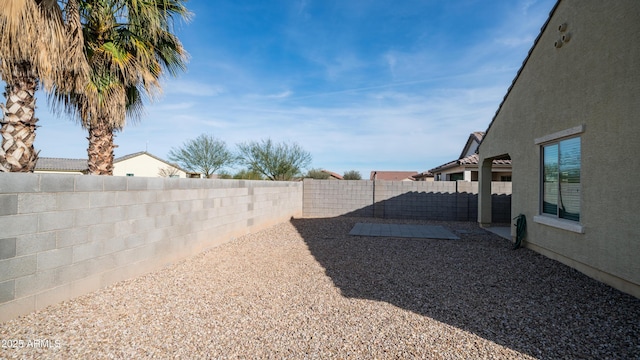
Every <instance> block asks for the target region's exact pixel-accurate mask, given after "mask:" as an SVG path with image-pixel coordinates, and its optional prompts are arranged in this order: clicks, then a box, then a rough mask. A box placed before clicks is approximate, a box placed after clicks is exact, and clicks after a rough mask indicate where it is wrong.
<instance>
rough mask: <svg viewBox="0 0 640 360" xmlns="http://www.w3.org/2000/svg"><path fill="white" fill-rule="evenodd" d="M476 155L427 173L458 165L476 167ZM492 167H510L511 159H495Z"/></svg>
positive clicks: (451, 162)
mask: <svg viewBox="0 0 640 360" xmlns="http://www.w3.org/2000/svg"><path fill="white" fill-rule="evenodd" d="M478 161H479V158H478V154H473V155H469V156H467V157H464V158H462V159H458V160H454V161H450V162H448V163H446V164H442V165H440V166H438V167H435V168H433V169H431V170H429V172H431V173H434V174H435V173H439V172H442V171H444V170H447V169H450V168H453V167H456V166H460V165H472V166H478ZM493 165H497V166H511V159H496V160H493Z"/></svg>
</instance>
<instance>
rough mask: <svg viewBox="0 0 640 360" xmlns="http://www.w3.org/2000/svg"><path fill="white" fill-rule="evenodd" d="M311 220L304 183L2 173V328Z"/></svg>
mask: <svg viewBox="0 0 640 360" xmlns="http://www.w3.org/2000/svg"><path fill="white" fill-rule="evenodd" d="M301 215H302V183H293V182H267V181H243V180H211V179H170V178H142V177H102V176H82V175H58V174H17V173H0V321H5V320H8V319H11V318H15V317H17V316H19V315H21V314H26V313H29V312H32V311H34V310H38V309H42V308H44V307H46V306H48V305H51V304H55V303H58V302H60V301H64V300H66V299H70V298H73V297H76V296H79V295H82V294H84V293H88V292H90V291H94V290H96V289H99V288H101V287H104V286H107V285H109V284H112V283H114V282H117V281H120V280H124V279H128V278H131V277H135V276H137V275H140V274H143V273H145V272H149V271H152V270H155V269H158V268H160V267H162V266H164V265H166V264H168V263H171V262H174V261H176V260H180V259H183V258H185V257H187V256H190V255H193V254H196V253H198V252H200V251H201V250H203V249H205V248H208V247H212V246H216V245H219V244H222V243H224V242H227V241H229V240H231V239H232V238H234V237H236V236H240V235H244V234H247V233H250V232H255V231H258V230H260V229H262V228H264V227H267V226H269V225H272V224H275V223H278V222H282V221H285V220H288V219H290V218H291V217H294V216H295V217H297V216H301Z"/></svg>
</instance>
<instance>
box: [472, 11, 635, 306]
mask: <svg viewBox="0 0 640 360" xmlns="http://www.w3.org/2000/svg"><path fill="white" fill-rule="evenodd" d="M561 24H565V25H566V30H565V31H564V32H563V31H560V26H561ZM563 35H565V38H566V37H567V36H568V37H569V39H568V41H565V42H563V43H562V44H560V45H561V47H557V45H556V41H558V40H559V39H560V38H561V37H562V36H563ZM638 64H640V1H637V0H616V1H601V0H560V1H558V3H557V4H556V6H555V7H554V9H553V10H552V13H551V15H550V18H549V20H548V22H547V23H546V24H545V26H544V27H543V29H542V32H541V34H540V35H539V37H538V39H537V40H536V43H535V45H534V47H533V48H532V50H531V51H530V53H529V56H528V58H527V59H526V60H525V63H524V65H523V67H522V68H521V70H520V72H519V74H518V76H517V77H516V79H515V80H514V83H513V85H512V87H511V88H510V89H509V91H508V93H507V95H506V96H505V99H504V101H503V103H502V104H501V106H500V108H499V110H498V112H497V113H496V116H495V118H494V119H493V121H492V123H491V125H490V126H489V128H488V129H487V133H486V135H485V138H484V140H483V142H482V144H481V145H480V151H479V156H480V164H482V172H481V174H480V185H479V186H480V188H481V190H480V196H479V198H480V200H479V201H480V204H479V216H478V220H479V222H480V223H482V224H485V225H486V224H487V223H489V222H490V221H491V219H490V211H488V212H487V209H490V207H488V206H489V205H488V202H487V201H485V199H487V195H486V194H487V192H486V189H487V186H488V185H487V180H488V176H489V175H487V173H488V171H489V170H490V161H491V159H492V158H493V157H500V156H503V155H505V154H508V155H509V156H510V157H511V159H512V181H513V184H512V185H513V195H512V210H511V211H512V215H513V216H515V215H518V214H520V213H522V214H525V215H526V217H527V234H526V238H525V243H526V244H527V247H529V248H531V249H533V250H535V251H538V252H540V253H542V254H544V255H546V256H548V257H551V258H554V259H557V260H559V261H561V262H563V263H565V264H568V265H570V266H572V267H574V268H576V269H578V270H580V271H582V272H584V273H586V274H587V275H589V276H592V277H594V278H596V279H598V280H600V281H603V282H605V283H608V284H610V285H612V286H614V287H616V288H618V289H620V290H622V291H625V292H628V293H631V294H633V295H635V296H637V297H640V261H638V259H640V227H639V226H638V219H640V201H639V200H640V186H638V184H637V182H636V181H635V180H634V179H635V176H634V174H637V173H638V172H640V162H639V161H635V160H634V159H635V158H636V156H638V155H639V154H640V142H639V141H638V134H640V99H639V97H638V94H640V66H638ZM563 132H564V133H563ZM568 133H574V135H579V136H580V138H581V177H580V182H581V189H580V192H581V206H580V211H581V214H580V221H579V222H577V223H576V222H571V221H568V220H555V221H545V220H546V218H545V217H544V216H541V215H540V212H541V211H540V206H541V205H540V203H541V200H540V197H541V195H540V194H541V186H540V181H541V172H542V170H541V158H540V157H541V141H542V142H544V141H545V140H547V139H550V138H553V137H560V138H561V137H562V135H563V134H565V135H566V134H568ZM536 140H537V141H536ZM489 174H490V173H489ZM571 223H573V224H571ZM514 234H515V230H514V229H512V235H514Z"/></svg>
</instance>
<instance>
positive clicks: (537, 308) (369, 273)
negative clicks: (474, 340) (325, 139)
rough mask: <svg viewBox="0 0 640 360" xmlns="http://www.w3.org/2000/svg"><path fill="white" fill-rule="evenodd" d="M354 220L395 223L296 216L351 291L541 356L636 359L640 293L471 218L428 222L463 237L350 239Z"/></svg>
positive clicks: (336, 278)
mask: <svg viewBox="0 0 640 360" xmlns="http://www.w3.org/2000/svg"><path fill="white" fill-rule="evenodd" d="M356 222H394V221H390V220H386V221H385V220H380V219H371V218H344V217H343V218H328V219H293V220H291V223H292V224H293V225H294V226H295V227H296V229H297V230H298V232H299V233H300V234H301V235H302V236H303V238H304V240H305V242H306V244H307V246H308V247H309V250H310V251H311V253H312V254H313V256H314V257H315V259H316V260H317V261H318V262H319V263H320V264H321V265H322V266H323V267H324V268H325V271H326V275H327V276H329V277H330V278H331V280H332V281H333V283H334V284H335V285H336V286H337V287H338V288H339V289H340V290H341V292H342V294H343V295H344V296H346V297H350V298H361V299H370V300H377V301H384V302H387V303H390V304H393V305H395V306H398V307H400V308H403V309H406V310H409V311H412V312H415V313H418V314H420V315H424V316H428V317H430V318H433V319H435V320H438V321H440V322H443V323H445V324H448V325H451V326H454V327H457V328H460V329H463V330H466V331H469V332H472V333H474V334H476V335H478V336H481V337H483V338H485V339H487V340H490V341H493V342H495V343H498V344H500V345H503V346H506V347H509V348H511V349H513V350H516V351H519V352H521V353H524V354H529V355H531V356H534V357H537V358H543V359H559V358H565V359H566V358H581V359H586V358H591V359H593V358H595V359H604V358H607V359H612V358H620V359H637V358H640V341H639V340H638V339H640V300H639V299H636V298H634V297H632V296H629V295H626V294H624V293H621V292H619V291H617V290H615V289H613V288H611V287H609V286H607V285H604V284H601V283H599V282H597V281H595V280H593V279H590V278H588V277H587V276H585V275H583V274H581V273H579V272H578V271H576V270H573V269H571V268H569V267H567V266H564V265H562V264H561V263H559V262H556V261H554V260H551V259H548V258H546V257H543V256H541V255H539V254H537V253H535V252H533V251H530V250H528V249H520V250H511V248H510V243H509V242H508V241H507V240H504V239H502V238H500V237H498V236H496V235H493V234H491V233H488V232H485V231H483V230H481V229H479V228H477V225H475V224H473V223H456V222H431V223H432V224H436V225H442V226H444V227H446V228H448V229H449V230H451V231H453V232H456V233H457V234H458V235H459V236H460V237H461V240H429V239H401V238H378V237H358V236H349V235H348V233H349V231H350V229H351V227H353V225H354V224H355V223H356ZM395 222H396V223H397V222H398V221H395ZM407 223H415V222H407ZM461 229H466V230H467V232H466V233H465V232H462V233H461V232H460V231H456V230H461ZM469 229H471V231H469Z"/></svg>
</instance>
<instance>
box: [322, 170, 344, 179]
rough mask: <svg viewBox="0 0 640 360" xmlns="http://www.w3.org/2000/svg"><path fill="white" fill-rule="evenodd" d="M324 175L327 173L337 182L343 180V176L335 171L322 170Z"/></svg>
mask: <svg viewBox="0 0 640 360" xmlns="http://www.w3.org/2000/svg"><path fill="white" fill-rule="evenodd" d="M322 172H323V173H327V174H329V176H330V177H332V178H334V179H336V180H343V177H342V175H340V174H338V173H334V172H333V171H329V170H322Z"/></svg>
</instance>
